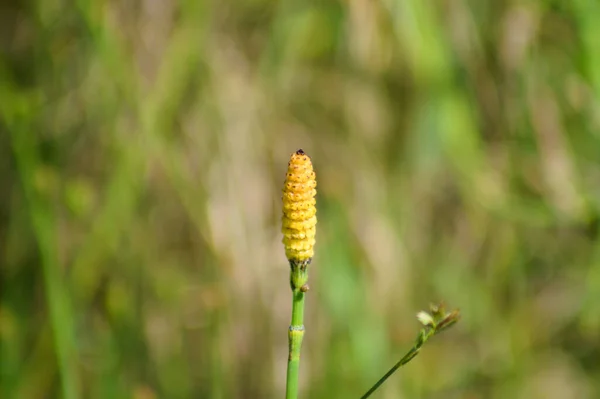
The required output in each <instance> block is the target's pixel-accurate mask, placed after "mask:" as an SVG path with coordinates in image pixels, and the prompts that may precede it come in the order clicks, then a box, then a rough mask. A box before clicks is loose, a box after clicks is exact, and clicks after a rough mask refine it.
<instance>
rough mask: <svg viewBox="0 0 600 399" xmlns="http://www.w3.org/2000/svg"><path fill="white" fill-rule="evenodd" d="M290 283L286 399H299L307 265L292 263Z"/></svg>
mask: <svg viewBox="0 0 600 399" xmlns="http://www.w3.org/2000/svg"><path fill="white" fill-rule="evenodd" d="M291 267H292V271H291V276H290V283H291V286H292V322H291V324H290V328H289V331H288V343H289V355H288V368H287V380H286V390H285V397H286V399H297V398H298V376H299V374H300V349H301V348H302V339H303V338H304V292H305V291H306V289H304V287H305V284H306V280H307V279H308V275H307V272H306V264H304V265H297V264H294V263H291Z"/></svg>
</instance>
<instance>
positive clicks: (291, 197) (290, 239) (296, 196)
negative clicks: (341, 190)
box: [281, 149, 317, 399]
mask: <svg viewBox="0 0 600 399" xmlns="http://www.w3.org/2000/svg"><path fill="white" fill-rule="evenodd" d="M316 187H317V181H316V179H315V172H314V170H313V166H312V163H311V161H310V157H309V156H308V155H306V153H305V152H304V151H302V150H301V149H300V150H298V151H296V152H295V153H293V154H292V155H291V158H290V161H289V163H288V170H287V174H286V178H285V183H284V186H283V217H282V228H281V231H282V233H283V245H284V247H285V255H286V257H287V259H288V261H289V262H290V269H291V270H290V286H291V288H292V322H291V324H290V328H289V331H288V342H289V356H288V368H287V380H286V395H285V397H286V399H296V398H297V397H298V374H299V368H300V367H299V366H300V348H301V347H302V339H303V338H304V324H303V323H304V294H305V293H306V291H308V284H307V281H308V265H309V264H310V262H311V260H312V257H313V254H314V245H315V233H316V224H317V216H316V213H317V208H316V207H315V204H316V200H315V195H316V193H317V190H316Z"/></svg>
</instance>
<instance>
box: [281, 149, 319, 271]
mask: <svg viewBox="0 0 600 399" xmlns="http://www.w3.org/2000/svg"><path fill="white" fill-rule="evenodd" d="M316 187H317V181H316V179H315V172H314V170H313V166H312V163H311V161H310V157H309V156H308V155H307V154H306V153H305V152H304V151H302V150H298V151H296V152H295V153H293V154H292V156H291V157H290V162H289V163H288V170H287V174H286V176H285V183H284V185H283V217H282V229H281V231H282V232H283V245H284V247H285V255H286V256H287V258H288V260H289V261H290V262H292V263H298V264H308V263H309V262H310V260H311V259H312V257H313V255H314V246H315V233H316V224H317V216H316V213H317V208H316V207H315V204H316V201H315V195H316V193H317V190H316Z"/></svg>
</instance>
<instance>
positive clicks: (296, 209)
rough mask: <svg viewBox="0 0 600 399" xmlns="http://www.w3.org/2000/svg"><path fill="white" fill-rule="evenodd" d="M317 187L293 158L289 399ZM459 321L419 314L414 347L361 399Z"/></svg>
mask: <svg viewBox="0 0 600 399" xmlns="http://www.w3.org/2000/svg"><path fill="white" fill-rule="evenodd" d="M316 187H317V181H316V178H315V172H314V170H313V166H312V163H311V160H310V157H309V156H308V155H307V154H306V153H305V152H304V151H302V150H301V149H300V150H298V151H296V152H295V153H293V154H292V155H291V157H290V161H289V163H288V169H287V174H286V177H285V183H284V186H283V216H282V227H281V231H282V233H283V240H282V241H283V245H284V247H285V255H286V257H287V259H288V261H289V263H290V286H291V289H292V322H291V324H290V328H289V331H288V343H289V355H288V368H287V379H286V395H285V397H286V399H297V398H298V375H299V368H300V349H301V347H302V339H303V338H304V324H303V323H304V295H305V293H306V292H307V291H308V284H307V281H308V265H309V264H310V262H311V261H312V257H313V255H314V246H315V234H316V225H317V216H316V214H317V208H316V206H315V205H316V200H315V195H316V194H317V190H316ZM459 318H460V314H459V312H458V310H453V311H451V312H449V313H448V312H446V309H445V306H444V304H443V303H441V304H439V305H431V306H430V312H419V313H418V314H417V319H418V320H419V322H420V323H421V324H422V326H423V328H422V329H421V331H419V334H418V335H417V339H416V341H415V343H414V345H413V347H412V348H411V349H410V350H409V351H408V352H407V353H406V354H405V355H404V356H403V357H402V359H400V360H399V361H398V363H396V364H395V365H394V366H393V367H392V368H391V369H390V370H389V371H388V372H387V373H386V374H385V375H384V376H383V377H381V378H380V379H379V380H378V381H377V382H376V383H375V385H373V386H372V387H371V388H370V389H369V390H368V391H367V392H366V393H365V394H364V395H363V396H362V397H361V399H366V398H367V397H369V396H371V394H372V393H373V392H375V391H376V390H377V389H378V388H379V387H380V386H381V385H382V384H383V383H384V382H385V381H386V380H387V379H388V378H389V377H390V376H391V375H392V374H393V373H394V372H395V371H396V370H398V369H399V368H400V367H401V366H404V365H405V364H406V363H408V362H409V361H411V360H412V359H413V358H414V357H415V356H417V355H418V354H419V352H420V351H421V347H422V346H423V345H424V344H425V342H427V340H428V339H429V338H431V337H433V336H434V335H436V334H438V333H440V332H442V331H444V330H446V329H447V328H448V327H450V326H452V325H453V324H454V323H456V322H457V321H458V320H459Z"/></svg>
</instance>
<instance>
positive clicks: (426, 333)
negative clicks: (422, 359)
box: [360, 328, 435, 399]
mask: <svg viewBox="0 0 600 399" xmlns="http://www.w3.org/2000/svg"><path fill="white" fill-rule="evenodd" d="M434 334H435V329H434V328H429V329H427V330H421V332H420V333H419V336H418V337H417V341H416V342H415V345H414V346H413V347H412V348H411V349H410V350H409V351H408V352H407V353H406V355H404V356H403V357H402V359H400V361H399V362H398V363H396V364H394V366H393V367H392V368H391V369H389V371H388V372H387V373H385V375H384V376H383V377H381V378H380V379H379V380H378V381H377V382H376V383H375V385H373V386H372V387H371V389H369V390H368V391H367V393H365V394H364V395H363V396H361V397H360V399H366V398H368V397H369V396H371V394H372V393H373V392H375V391H376V390H377V388H379V387H380V386H381V384H383V383H384V382H385V380H387V379H388V378H389V376H391V375H392V374H394V372H396V370H398V369H399V368H400V367H402V366H404V365H405V364H406V363H408V362H410V361H411V360H412V359H414V358H415V356H417V355H418V354H419V351H420V350H421V347H422V346H423V344H424V343H425V342H427V340H428V339H429V338H430V337H431V336H432V335H434Z"/></svg>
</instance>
